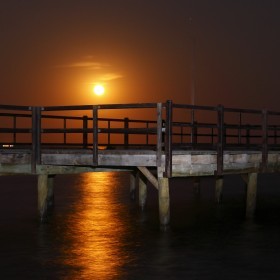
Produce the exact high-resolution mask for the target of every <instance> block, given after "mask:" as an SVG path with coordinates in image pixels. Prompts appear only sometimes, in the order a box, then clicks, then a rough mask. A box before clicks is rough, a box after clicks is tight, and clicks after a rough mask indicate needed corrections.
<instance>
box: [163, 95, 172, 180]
mask: <svg viewBox="0 0 280 280" xmlns="http://www.w3.org/2000/svg"><path fill="white" fill-rule="evenodd" d="M172 110H173V105H172V101H171V100H167V102H166V128H165V144H164V146H165V177H167V178H171V177H172V115H173V114H172Z"/></svg>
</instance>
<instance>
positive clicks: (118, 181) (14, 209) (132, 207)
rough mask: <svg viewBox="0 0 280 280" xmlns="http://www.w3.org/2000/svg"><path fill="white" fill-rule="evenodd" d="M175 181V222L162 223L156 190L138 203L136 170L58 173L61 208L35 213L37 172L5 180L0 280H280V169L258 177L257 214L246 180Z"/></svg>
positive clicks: (0, 197)
mask: <svg viewBox="0 0 280 280" xmlns="http://www.w3.org/2000/svg"><path fill="white" fill-rule="evenodd" d="M214 185H215V183H214V180H213V178H202V179H201V188H200V193H197V192H196V191H195V190H194V186H193V181H192V180H191V179H182V178H181V179H178V178H177V179H172V180H171V181H170V197H171V222H170V226H169V228H168V229H166V230H165V231H164V230H162V229H161V228H160V226H159V218H158V201H157V191H156V190H155V189H154V188H153V187H152V186H151V185H148V197H147V204H146V207H145V209H144V210H143V211H142V210H141V209H140V208H139V206H138V200H137V195H136V198H135V200H134V201H133V200H131V198H130V194H129V173H125V172H123V173H117V172H116V173H85V174H79V175H58V176H56V178H55V205H54V208H53V210H52V211H51V212H50V214H49V216H48V218H47V220H46V222H45V223H40V222H39V219H38V216H37V214H38V213H37V186H36V177H35V176H1V177H0V279H101V280H102V279H134V280H135V279H198V280H201V279H227V280H229V279H239V280H241V279H254V280H256V279H280V175H273V174H266V175H260V176H259V181H258V197H257V211H256V216H255V218H254V219H253V220H251V221H246V219H245V216H244V213H245V196H246V192H245V191H246V188H245V184H244V182H243V181H242V179H241V178H240V177H239V176H237V175H236V176H226V177H225V185H224V195H223V203H222V204H221V205H216V203H215V200H214Z"/></svg>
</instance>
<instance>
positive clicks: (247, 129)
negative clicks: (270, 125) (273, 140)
mask: <svg viewBox="0 0 280 280" xmlns="http://www.w3.org/2000/svg"><path fill="white" fill-rule="evenodd" d="M250 130H251V128H250V127H249V124H247V125H246V147H247V149H249V148H250V138H251V135H250Z"/></svg>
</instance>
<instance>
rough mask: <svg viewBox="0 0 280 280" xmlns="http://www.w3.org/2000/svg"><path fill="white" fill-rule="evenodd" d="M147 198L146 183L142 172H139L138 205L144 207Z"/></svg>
mask: <svg viewBox="0 0 280 280" xmlns="http://www.w3.org/2000/svg"><path fill="white" fill-rule="evenodd" d="M146 200H147V183H146V182H145V181H144V178H143V176H142V174H139V206H140V207H141V209H144V207H145V204H146Z"/></svg>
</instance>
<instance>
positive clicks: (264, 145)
mask: <svg viewBox="0 0 280 280" xmlns="http://www.w3.org/2000/svg"><path fill="white" fill-rule="evenodd" d="M267 159H268V125H267V110H266V109H263V110H262V164H261V170H262V172H264V171H265V170H266V168H267Z"/></svg>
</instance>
